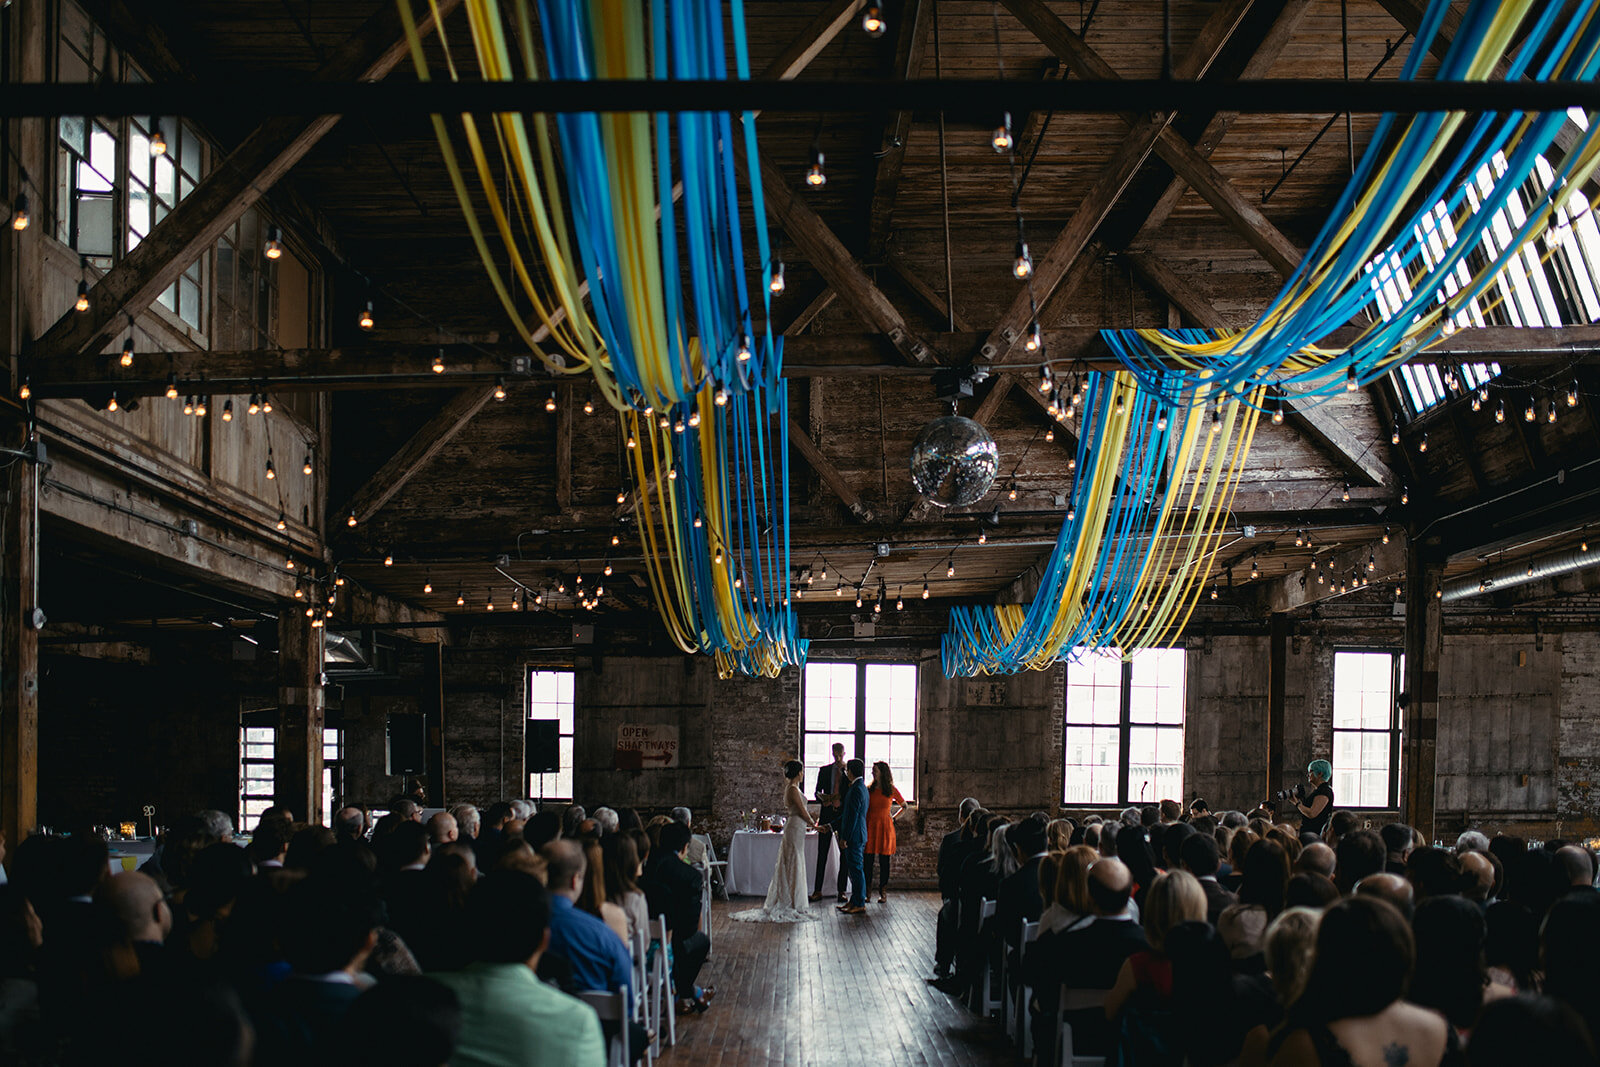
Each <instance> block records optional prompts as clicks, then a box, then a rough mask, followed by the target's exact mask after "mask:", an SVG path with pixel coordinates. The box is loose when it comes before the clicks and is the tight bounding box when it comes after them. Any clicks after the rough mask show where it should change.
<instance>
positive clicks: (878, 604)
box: [872, 600, 883, 615]
mask: <svg viewBox="0 0 1600 1067" xmlns="http://www.w3.org/2000/svg"><path fill="white" fill-rule="evenodd" d="M872 613H873V614H874V615H882V614H883V601H882V600H874V601H873V602H872Z"/></svg>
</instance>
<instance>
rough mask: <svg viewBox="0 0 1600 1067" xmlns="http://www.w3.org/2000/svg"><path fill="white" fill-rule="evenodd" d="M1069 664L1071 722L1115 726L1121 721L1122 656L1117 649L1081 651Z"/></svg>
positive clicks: (1068, 694)
mask: <svg viewBox="0 0 1600 1067" xmlns="http://www.w3.org/2000/svg"><path fill="white" fill-rule="evenodd" d="M1074 655H1075V657H1076V658H1075V659H1073V660H1070V661H1068V663H1067V721H1068V722H1073V723H1099V724H1105V725H1111V724H1114V723H1116V722H1119V721H1120V718H1121V709H1120V704H1121V701H1122V657H1121V656H1120V655H1119V654H1118V653H1117V652H1116V651H1114V650H1100V651H1096V652H1088V651H1084V650H1081V649H1080V650H1077V651H1076V652H1074Z"/></svg>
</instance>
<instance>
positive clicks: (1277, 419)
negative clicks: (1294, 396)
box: [1272, 396, 1283, 426]
mask: <svg viewBox="0 0 1600 1067" xmlns="http://www.w3.org/2000/svg"><path fill="white" fill-rule="evenodd" d="M1272 425H1274V426H1282V425H1283V397H1281V396H1280V397H1279V398H1278V399H1277V402H1275V403H1274V404H1273V405H1272Z"/></svg>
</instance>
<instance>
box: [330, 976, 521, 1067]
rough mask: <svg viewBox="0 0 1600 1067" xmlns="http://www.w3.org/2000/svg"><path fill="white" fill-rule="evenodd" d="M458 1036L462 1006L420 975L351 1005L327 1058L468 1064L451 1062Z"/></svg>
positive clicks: (397, 1066) (411, 1065)
mask: <svg viewBox="0 0 1600 1067" xmlns="http://www.w3.org/2000/svg"><path fill="white" fill-rule="evenodd" d="M460 1036H461V1001H460V999H459V998H458V997H457V996H456V995H455V993H453V992H451V990H450V989H449V988H448V987H447V986H444V985H442V984H440V983H439V982H436V981H434V980H433V979H431V978H423V977H421V976H420V975H411V976H406V977H395V978H389V979H386V980H384V981H382V982H379V983H378V984H377V985H375V986H373V987H372V988H371V989H369V990H367V991H366V992H365V993H363V994H361V996H359V997H357V998H356V1002H355V1003H354V1004H352V1005H350V1010H349V1011H347V1012H345V1014H344V1018H343V1019H342V1020H341V1021H340V1024H339V1034H338V1038H337V1040H336V1042H335V1045H334V1051H333V1053H332V1055H330V1056H329V1057H327V1058H328V1059H329V1060H330V1061H331V1062H335V1063H374V1064H383V1067H438V1065H439V1064H445V1063H467V1062H469V1061H467V1060H464V1059H456V1058H454V1057H455V1052H456V1043H457V1041H458V1039H459V1038H460ZM506 1062H510V1061H506Z"/></svg>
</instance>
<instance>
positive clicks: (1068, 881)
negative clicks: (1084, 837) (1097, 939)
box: [1039, 830, 1137, 937]
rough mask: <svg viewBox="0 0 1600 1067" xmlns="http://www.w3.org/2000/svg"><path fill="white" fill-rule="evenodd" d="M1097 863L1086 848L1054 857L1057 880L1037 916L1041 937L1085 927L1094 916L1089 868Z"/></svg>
mask: <svg viewBox="0 0 1600 1067" xmlns="http://www.w3.org/2000/svg"><path fill="white" fill-rule="evenodd" d="M1135 832H1137V830H1135ZM1099 859H1100V855H1099V853H1097V852H1095V850H1094V849H1092V848H1090V847H1089V846H1088V845H1073V846H1072V847H1071V848H1069V849H1067V850H1066V851H1065V852H1062V853H1059V854H1057V855H1056V856H1055V861H1056V878H1055V883H1054V884H1053V885H1052V886H1051V887H1050V888H1051V894H1050V902H1049V903H1048V904H1046V905H1045V908H1044V911H1042V912H1040V913H1039V936H1040V937H1044V936H1045V935H1046V934H1055V933H1060V932H1061V931H1063V930H1072V929H1075V928H1077V927H1078V926H1080V925H1086V924H1087V923H1088V921H1089V920H1090V918H1091V917H1092V916H1093V912H1094V905H1093V904H1092V903H1091V901H1090V900H1089V868H1090V867H1092V866H1094V864H1095V862H1096V861H1098V860H1099ZM1041 888H1043V887H1042V886H1041Z"/></svg>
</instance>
